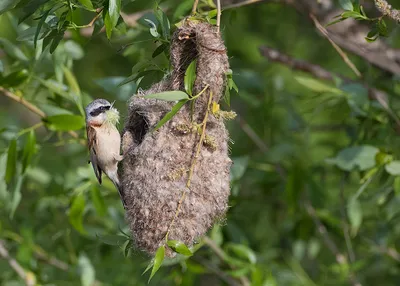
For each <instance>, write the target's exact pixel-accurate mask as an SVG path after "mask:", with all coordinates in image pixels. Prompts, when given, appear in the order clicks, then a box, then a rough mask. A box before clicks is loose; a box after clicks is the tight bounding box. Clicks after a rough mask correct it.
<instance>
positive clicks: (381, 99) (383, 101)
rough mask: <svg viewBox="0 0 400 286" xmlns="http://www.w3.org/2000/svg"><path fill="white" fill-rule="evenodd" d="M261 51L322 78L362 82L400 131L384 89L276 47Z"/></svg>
mask: <svg viewBox="0 0 400 286" xmlns="http://www.w3.org/2000/svg"><path fill="white" fill-rule="evenodd" d="M260 52H261V54H262V55H263V56H264V57H266V58H268V59H269V60H271V61H274V62H279V63H282V64H284V65H286V66H288V67H290V68H292V69H294V70H300V71H304V72H308V73H310V74H312V75H314V76H315V77H317V78H320V79H324V80H329V81H334V79H335V78H340V79H342V80H343V81H344V82H345V83H360V84H362V85H363V86H364V87H365V88H366V89H367V90H368V94H369V98H370V99H373V100H376V101H378V103H379V104H380V105H381V106H382V107H383V108H384V110H385V111H386V112H387V113H388V115H389V116H390V117H391V118H392V119H393V120H394V121H395V122H396V125H397V128H396V129H397V130H396V131H397V132H399V131H400V120H399V118H398V117H397V116H396V114H395V113H394V112H393V110H392V109H391V108H390V106H389V100H388V96H387V94H386V93H385V92H384V91H382V90H378V89H376V88H373V87H370V86H368V85H367V84H366V83H363V82H359V81H354V80H352V79H349V78H347V77H344V76H342V75H339V74H335V73H332V72H330V71H328V70H326V69H324V68H322V67H320V66H318V65H314V64H311V63H308V62H306V61H302V60H298V59H295V58H292V57H290V56H288V55H286V54H284V53H281V52H280V51H278V50H275V49H272V48H269V47H265V46H264V47H261V48H260Z"/></svg>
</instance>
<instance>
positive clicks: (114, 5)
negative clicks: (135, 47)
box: [104, 0, 121, 39]
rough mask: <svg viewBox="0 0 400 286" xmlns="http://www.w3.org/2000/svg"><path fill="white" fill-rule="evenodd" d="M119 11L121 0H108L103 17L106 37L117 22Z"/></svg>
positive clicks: (108, 36)
mask: <svg viewBox="0 0 400 286" xmlns="http://www.w3.org/2000/svg"><path fill="white" fill-rule="evenodd" d="M120 13H121V0H109V3H108V9H107V12H106V14H105V17H104V24H105V26H106V34H107V38H108V39H110V38H111V34H112V30H113V29H114V27H115V26H116V25H117V23H118V18H119V16H120Z"/></svg>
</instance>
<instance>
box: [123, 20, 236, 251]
mask: <svg viewBox="0 0 400 286" xmlns="http://www.w3.org/2000/svg"><path fill="white" fill-rule="evenodd" d="M194 59H197V70H196V74H197V77H196V80H195V84H194V87H193V94H197V93H198V92H200V91H201V90H202V89H203V88H205V87H206V85H209V88H208V89H207V90H206V92H204V93H203V94H202V95H201V96H200V97H199V98H198V99H197V100H196V105H195V111H194V116H193V121H192V120H191V116H190V103H187V104H185V106H183V108H182V109H181V110H180V111H179V112H178V113H177V114H176V115H175V116H174V117H173V118H172V119H171V120H170V121H168V122H167V123H166V124H165V125H163V126H162V127H161V128H160V129H158V130H157V131H155V132H152V131H151V130H152V128H153V127H154V126H155V125H156V124H157V123H158V122H159V121H160V119H161V118H163V117H164V115H165V114H166V113H167V112H169V111H170V110H171V108H172V106H173V105H174V103H171V102H166V101H162V100H157V99H148V98H144V97H143V96H145V95H147V94H153V93H158V92H161V91H169V90H184V74H185V71H186V68H187V67H188V65H189V64H190V63H191V62H192V61H193V60H194ZM171 64H172V66H173V71H172V73H171V74H170V75H169V76H168V77H167V78H166V79H164V80H163V81H161V82H159V83H156V84H154V85H153V86H152V87H151V88H150V89H148V90H145V91H139V93H138V94H137V95H134V96H132V98H131V100H130V103H129V111H128V119H127V121H126V124H125V128H124V134H123V139H122V149H123V155H124V160H123V169H122V170H121V174H120V176H121V178H122V180H121V181H122V187H123V190H124V193H125V201H126V203H127V209H126V212H127V219H128V221H129V223H130V227H131V230H132V234H133V238H134V242H135V244H136V246H137V247H138V248H139V249H141V250H144V251H146V252H148V253H149V254H154V253H155V251H156V250H157V248H158V247H159V246H161V245H163V244H165V235H166V233H167V231H168V229H169V227H170V230H169V235H168V239H170V240H178V241H181V242H183V243H185V244H186V245H188V246H191V245H193V243H194V242H195V241H196V239H197V238H200V237H201V236H203V235H204V234H205V233H206V232H207V230H208V229H209V228H210V227H211V226H212V225H213V223H214V222H216V221H218V220H220V219H222V218H223V216H224V214H225V212H226V210H227V207H228V205H227V202H228V196H229V192H230V191H229V169H230V166H231V162H232V161H231V160H230V159H229V157H228V139H229V138H228V133H227V130H226V128H225V125H224V123H223V121H222V118H217V117H216V116H215V115H213V114H212V113H209V116H208V122H207V125H206V133H205V135H206V136H205V140H204V142H203V146H202V147H201V151H200V154H199V156H198V158H197V162H196V164H195V165H194V171H193V176H192V179H191V184H190V188H187V187H186V184H187V180H188V176H189V170H190V168H191V165H192V162H193V158H194V157H195V153H196V149H197V145H198V143H199V141H200V134H199V132H198V131H193V130H194V128H193V127H194V126H196V124H201V122H202V121H203V119H204V116H205V113H206V110H207V104H208V100H209V97H210V92H212V96H213V97H212V98H213V101H215V102H218V101H219V100H220V98H221V96H222V94H223V92H224V89H225V84H226V72H227V70H228V68H229V65H228V57H227V55H226V49H225V46H224V43H223V41H222V39H221V37H220V34H219V33H218V32H217V31H216V27H214V26H211V25H209V24H207V23H199V22H197V23H194V22H190V21H186V22H185V23H184V24H183V26H182V27H180V28H179V29H177V31H176V32H175V33H174V35H173V39H172V44H171ZM200 133H201V132H200ZM185 190H186V194H185V197H184V199H183V201H182V204H181V206H180V208H179V213H178V215H177V217H176V219H175V220H174V223H173V224H172V226H171V222H172V221H173V219H174V217H175V214H176V212H177V208H178V204H179V201H180V199H181V197H182V193H183V191H185ZM166 254H167V255H168V256H171V255H173V254H172V252H171V251H170V250H168V251H167V252H166Z"/></svg>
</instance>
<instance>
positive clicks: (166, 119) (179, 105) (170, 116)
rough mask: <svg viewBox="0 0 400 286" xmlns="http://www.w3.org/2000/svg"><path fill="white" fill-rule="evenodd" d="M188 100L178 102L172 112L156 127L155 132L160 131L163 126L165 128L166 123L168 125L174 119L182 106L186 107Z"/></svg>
mask: <svg viewBox="0 0 400 286" xmlns="http://www.w3.org/2000/svg"><path fill="white" fill-rule="evenodd" d="M187 101H188V100H187V99H183V100H180V101H178V103H177V104H175V105H174V106H173V107H172V109H171V111H170V112H168V113H167V114H166V115H165V116H164V117H163V118H162V119H161V120H160V121H159V122H158V123H157V125H156V126H155V127H154V130H153V131H156V130H157V129H159V128H160V127H161V126H163V125H164V124H165V123H167V122H168V121H169V120H170V119H171V118H172V117H174V115H175V114H176V113H177V112H178V111H179V110H180V109H181V108H182V106H184V105H185V103H186V102H187Z"/></svg>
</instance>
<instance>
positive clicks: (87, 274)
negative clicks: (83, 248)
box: [78, 254, 96, 286]
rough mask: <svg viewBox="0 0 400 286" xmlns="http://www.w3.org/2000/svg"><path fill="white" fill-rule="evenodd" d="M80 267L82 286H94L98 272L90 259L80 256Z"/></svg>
mask: <svg viewBox="0 0 400 286" xmlns="http://www.w3.org/2000/svg"><path fill="white" fill-rule="evenodd" d="M78 265H79V270H80V272H81V284H82V286H93V285H94V281H95V278H96V272H95V269H94V267H93V265H92V263H91V262H90V260H89V258H88V257H87V256H86V255H83V254H81V255H80V256H79V261H78Z"/></svg>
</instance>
